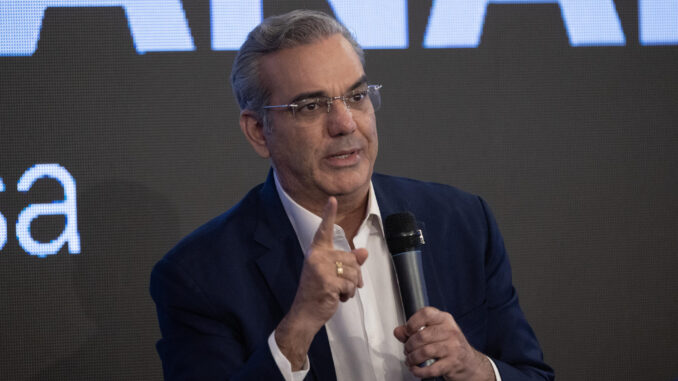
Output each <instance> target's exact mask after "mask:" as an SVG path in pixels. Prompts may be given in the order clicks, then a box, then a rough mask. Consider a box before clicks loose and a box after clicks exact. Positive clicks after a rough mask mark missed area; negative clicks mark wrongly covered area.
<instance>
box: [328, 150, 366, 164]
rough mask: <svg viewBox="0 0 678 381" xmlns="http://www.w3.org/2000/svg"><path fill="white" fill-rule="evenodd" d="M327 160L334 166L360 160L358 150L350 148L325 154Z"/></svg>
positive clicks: (354, 162)
mask: <svg viewBox="0 0 678 381" xmlns="http://www.w3.org/2000/svg"><path fill="white" fill-rule="evenodd" d="M327 160H328V161H329V163H330V164H332V165H334V166H340V167H343V166H351V165H354V164H356V163H357V162H358V161H359V160H360V150H359V149H352V150H346V151H340V152H336V153H334V154H332V155H329V156H327Z"/></svg>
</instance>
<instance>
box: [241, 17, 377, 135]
mask: <svg viewBox="0 0 678 381" xmlns="http://www.w3.org/2000/svg"><path fill="white" fill-rule="evenodd" d="M337 33H340V34H341V35H342V36H344V38H346V40H347V41H348V42H349V43H351V46H353V49H354V50H355V52H356V54H357V55H358V57H359V58H360V62H361V63H362V64H363V66H364V65H365V56H364V53H363V50H362V48H361V47H360V45H358V43H357V42H356V40H355V38H353V35H351V32H350V31H349V30H348V29H346V27H345V26H343V25H342V24H340V23H339V22H338V21H337V20H335V19H334V18H332V17H331V16H329V15H327V14H325V13H323V12H318V11H310V10H295V11H292V12H289V13H285V14H283V15H279V16H272V17H268V18H266V19H265V20H264V21H263V22H262V23H261V24H259V25H258V26H257V27H256V28H254V29H253V30H252V31H251V32H250V33H249V34H248V35H247V39H246V40H245V42H244V43H243V44H242V46H241V47H240V50H239V51H238V54H237V55H236V57H235V61H234V62H233V69H232V70H231V86H232V87H233V94H234V95H235V98H236V100H237V101H238V104H239V105H240V109H241V110H245V109H248V110H252V111H254V112H256V113H257V114H258V115H259V116H260V117H261V119H262V122H263V124H264V126H265V127H268V120H267V119H268V118H267V117H266V112H264V111H265V110H264V109H263V108H262V107H263V106H265V105H266V104H267V103H268V100H269V99H270V96H271V92H270V90H269V89H268V88H266V86H265V84H264V83H262V80H261V75H260V68H259V61H260V59H261V57H263V56H265V55H266V54H270V53H273V52H276V51H279V50H282V49H287V48H293V47H295V46H300V45H306V44H310V43H313V42H316V41H318V40H320V39H322V38H325V37H330V36H332V35H334V34H337Z"/></svg>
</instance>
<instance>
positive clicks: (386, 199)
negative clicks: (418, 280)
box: [372, 174, 448, 311]
mask: <svg viewBox="0 0 678 381" xmlns="http://www.w3.org/2000/svg"><path fill="white" fill-rule="evenodd" d="M390 179H391V178H390V177H388V176H384V175H378V174H376V175H374V176H373V177H372V186H373V187H374V193H375V196H376V197H377V204H379V213H381V217H382V219H385V218H386V217H388V216H389V215H391V214H394V213H400V212H405V211H410V212H412V213H413V214H414V216H415V218H416V219H417V224H418V225H419V227H420V228H421V230H422V233H423V235H424V240H425V241H426V244H424V245H423V246H421V247H420V250H421V253H422V256H421V257H422V258H421V260H422V263H423V266H424V278H425V280H426V293H427V295H428V300H429V305H431V306H433V307H436V308H438V309H440V310H444V311H448V306H447V305H446V303H445V298H443V293H442V292H441V290H440V288H439V287H438V280H437V279H436V276H435V274H436V271H435V269H436V263H435V260H434V259H435V255H433V253H434V250H435V241H436V240H441V239H444V237H432V236H430V235H429V234H427V230H426V225H427V223H428V224H429V225H430V226H433V225H431V224H433V223H435V221H428V218H429V215H428V213H427V212H426V210H427V209H428V208H430V207H431V206H430V205H420V204H421V201H418V200H417V199H416V195H417V192H415V191H413V190H410V189H407V188H406V187H405V186H397V184H396V183H395V182H394V181H393V182H392V181H391V180H390ZM412 197H415V198H412ZM439 255H440V254H439Z"/></svg>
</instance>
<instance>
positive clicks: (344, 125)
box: [327, 99, 358, 136]
mask: <svg viewBox="0 0 678 381" xmlns="http://www.w3.org/2000/svg"><path fill="white" fill-rule="evenodd" d="M327 123H328V131H329V133H330V136H338V135H347V134H350V133H352V132H353V131H355V129H356V128H358V125H357V124H356V122H355V120H354V119H353V113H352V112H351V109H350V108H349V107H348V105H347V104H346V102H345V101H344V100H343V99H333V100H332V104H331V105H330V112H329V113H328V115H327Z"/></svg>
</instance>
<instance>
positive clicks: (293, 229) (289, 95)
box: [151, 11, 553, 380]
mask: <svg viewBox="0 0 678 381" xmlns="http://www.w3.org/2000/svg"><path fill="white" fill-rule="evenodd" d="M231 81H232V85H233V89H234V92H235V95H236V98H237V99H238V102H239V104H240V108H241V114H240V127H241V129H242V131H243V133H244V135H245V137H246V138H247V140H248V141H249V143H250V144H251V145H252V147H253V148H254V150H255V151H256V152H257V153H258V154H259V155H260V156H262V157H264V158H268V159H269V160H270V162H271V167H272V170H271V172H270V173H269V175H268V178H267V180H266V182H265V183H264V184H262V185H260V186H258V187H256V188H254V189H253V190H252V191H250V192H249V193H248V194H247V195H246V196H245V197H244V198H243V200H241V202H239V203H238V204H237V205H236V206H234V207H233V208H231V209H230V210H229V211H227V212H226V213H224V214H222V215H221V216H219V217H217V218H215V219H214V220H212V221H210V222H209V223H207V224H206V225H204V226H202V227H201V228H199V229H198V230H196V231H195V232H193V233H192V234H191V235H189V236H188V237H186V238H185V239H184V240H182V241H181V242H180V243H179V244H178V245H177V246H176V247H175V248H174V249H172V250H171V251H170V252H169V253H168V254H167V255H166V256H165V257H164V258H163V259H162V260H161V261H160V262H159V263H158V264H157V265H156V267H155V268H154V270H153V274H152V277H151V294H152V296H153V299H154V300H155V302H156V305H157V310H158V319H159V322H160V328H161V331H162V336H163V337H162V339H161V340H160V341H159V342H158V352H159V354H160V357H161V358H162V361H163V369H164V373H165V377H166V379H198V380H205V379H247V380H273V379H285V380H300V379H314V380H333V379H338V380H396V379H398V380H410V379H416V378H428V377H441V378H444V379H446V380H494V379H502V380H519V379H520V380H523V379H525V380H527V379H539V380H544V379H552V378H553V372H552V370H551V369H550V368H549V367H548V365H546V364H545V363H544V362H543V359H542V353H541V350H540V348H539V345H538V343H537V340H536V338H535V336H534V333H533V332H532V330H531V328H530V327H529V325H528V323H527V321H526V320H525V317H524V315H523V313H522V311H521V309H520V306H519V304H518V299H517V296H516V293H515V290H514V288H513V286H512V283H511V270H510V267H509V263H508V259H507V257H506V252H505V250H504V246H503V242H502V239H501V236H500V233H499V230H498V228H497V226H496V223H495V221H494V219H493V217H492V215H491V213H490V211H489V209H488V207H487V205H486V204H485V202H484V201H483V200H482V199H480V198H479V197H476V196H472V195H469V194H467V193H464V192H461V191H459V190H457V189H455V188H452V187H449V186H445V185H439V184H431V183H422V182H418V181H414V180H409V179H402V178H394V177H389V176H383V175H378V174H374V173H373V168H374V162H375V160H376V157H377V151H378V139H377V130H376V118H375V110H376V109H377V108H378V107H379V104H380V95H379V89H380V87H381V86H379V85H374V84H370V83H369V82H368V81H367V76H366V74H365V71H364V58H363V53H362V50H361V48H360V46H358V44H357V43H356V42H355V40H354V39H353V37H352V36H351V35H350V33H349V32H348V31H347V30H346V29H345V28H344V27H343V26H342V25H340V24H339V23H337V22H336V21H335V20H334V19H332V18H331V17H329V16H327V15H325V14H322V13H318V12H310V11H295V12H291V13H288V14H285V15H281V16H276V17H272V18H268V19H266V20H264V22H263V23H262V24H261V25H259V26H258V27H257V28H255V29H254V30H253V31H252V32H251V33H250V35H249V36H248V38H247V41H246V42H245V43H244V44H243V46H242V48H241V50H240V51H239V53H238V56H237V57H236V59H235V62H234V66H233V71H232V75H231ZM403 210H410V211H412V212H413V213H414V214H415V215H416V216H417V218H418V220H419V221H420V223H421V224H422V226H423V231H424V235H425V236H426V239H427V245H425V247H424V250H423V264H424V273H425V274H426V286H427V290H428V294H429V299H430V304H431V306H430V307H426V308H423V309H421V310H419V311H418V312H416V313H415V314H414V315H413V316H412V317H410V319H408V320H405V318H404V316H403V312H402V305H401V301H400V296H399V294H398V291H397V290H398V289H397V281H396V279H395V274H394V270H393V266H392V264H391V261H390V256H389V253H388V250H387V248H386V245H385V238H384V233H383V226H382V222H381V217H382V216H386V215H388V214H391V213H395V212H400V211H403ZM428 359H435V360H436V361H435V362H434V363H433V364H432V365H429V366H424V367H420V366H419V365H418V364H422V363H424V362H425V361H426V360H428Z"/></svg>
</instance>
